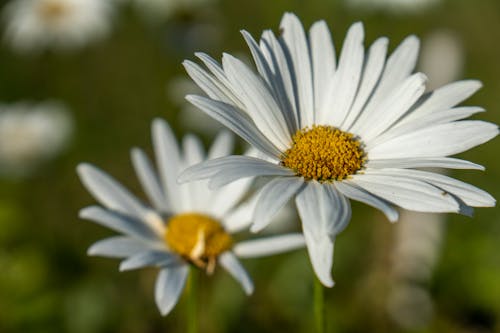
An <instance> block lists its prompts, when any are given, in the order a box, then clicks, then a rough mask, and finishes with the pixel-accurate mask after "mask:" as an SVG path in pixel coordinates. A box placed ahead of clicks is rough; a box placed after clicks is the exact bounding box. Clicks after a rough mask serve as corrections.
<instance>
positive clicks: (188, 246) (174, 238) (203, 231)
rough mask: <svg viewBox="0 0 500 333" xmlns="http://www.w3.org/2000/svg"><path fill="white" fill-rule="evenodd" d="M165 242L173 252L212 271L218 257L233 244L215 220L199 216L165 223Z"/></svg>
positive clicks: (185, 214)
mask: <svg viewBox="0 0 500 333" xmlns="http://www.w3.org/2000/svg"><path fill="white" fill-rule="evenodd" d="M165 242H166V243H167V245H168V246H169V247H170V249H171V250H172V251H174V252H176V253H178V254H179V255H181V256H182V257H184V258H185V259H187V260H189V261H191V262H192V263H193V264H195V265H196V266H198V267H201V268H207V270H208V271H211V270H212V269H213V265H214V263H215V259H216V258H217V256H218V255H219V254H221V253H222V252H224V251H227V250H229V249H230V248H231V246H232V244H233V240H232V239H231V236H230V235H229V234H228V233H227V232H226V231H225V230H224V229H223V228H222V226H221V225H220V223H219V222H218V221H216V220H214V219H213V218H211V217H209V216H207V215H203V214H198V213H184V214H178V215H175V216H173V217H172V218H171V219H170V220H169V221H168V224H167V231H166V233H165Z"/></svg>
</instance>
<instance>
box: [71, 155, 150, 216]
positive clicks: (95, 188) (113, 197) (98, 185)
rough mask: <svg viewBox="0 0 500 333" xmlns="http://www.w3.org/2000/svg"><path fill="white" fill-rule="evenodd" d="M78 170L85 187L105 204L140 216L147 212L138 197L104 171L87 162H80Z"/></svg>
mask: <svg viewBox="0 0 500 333" xmlns="http://www.w3.org/2000/svg"><path fill="white" fill-rule="evenodd" d="M77 171H78V175H79V176H80V179H81V180H82V183H83V185H84V186H85V188H87V190H88V191H89V192H90V193H91V194H92V195H93V196H94V198H95V199H96V200H97V201H99V202H100V203H101V204H102V205H103V206H106V207H107V208H109V209H113V210H116V211H119V212H121V213H124V214H128V215H131V216H135V217H138V218H141V217H142V216H144V214H145V213H146V212H147V210H148V209H147V208H146V207H145V206H144V205H143V204H142V203H141V202H139V200H137V198H136V197H134V196H133V195H132V194H131V193H130V192H129V191H128V190H127V189H126V188H125V187H123V186H122V185H121V184H120V183H118V182H117V181H116V180H114V179H113V178H112V177H111V176H110V175H108V174H107V173H105V172H104V171H101V170H99V169H98V168H96V167H94V166H93V165H90V164H86V163H82V164H79V165H78V167H77Z"/></svg>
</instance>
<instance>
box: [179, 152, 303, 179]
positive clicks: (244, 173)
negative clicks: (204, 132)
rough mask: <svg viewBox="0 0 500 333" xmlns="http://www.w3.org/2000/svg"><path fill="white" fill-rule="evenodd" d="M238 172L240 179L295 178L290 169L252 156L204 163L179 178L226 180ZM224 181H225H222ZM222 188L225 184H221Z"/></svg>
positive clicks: (229, 157)
mask: <svg viewBox="0 0 500 333" xmlns="http://www.w3.org/2000/svg"><path fill="white" fill-rule="evenodd" d="M234 172H236V173H237V174H238V175H239V177H237V178H236V179H238V178H245V177H254V176H294V175H295V174H294V172H293V171H292V170H290V169H288V168H285V167H282V166H279V165H276V164H272V163H269V162H267V161H265V160H263V159H260V158H256V157H250V156H227V157H221V158H216V159H213V160H209V161H204V162H202V163H200V164H197V165H194V166H192V167H189V168H187V169H186V170H184V171H183V172H182V173H181V175H180V176H179V181H180V182H186V181H193V180H199V179H206V178H211V177H212V180H214V178H213V177H215V176H218V177H219V178H224V175H225V174H229V173H234ZM222 180H223V179H222ZM220 185H221V186H222V185H223V184H220Z"/></svg>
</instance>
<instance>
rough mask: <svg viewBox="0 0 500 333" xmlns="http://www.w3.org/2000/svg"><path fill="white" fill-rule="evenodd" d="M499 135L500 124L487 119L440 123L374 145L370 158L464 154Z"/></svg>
mask: <svg viewBox="0 0 500 333" xmlns="http://www.w3.org/2000/svg"><path fill="white" fill-rule="evenodd" d="M497 135H498V127H497V126H496V125H494V124H491V123H487V122H484V121H474V120H463V121H457V122H452V123H446V124H439V125H435V126H431V127H428V128H425V129H421V130H418V131H414V132H411V133H408V134H405V135H401V136H399V137H397V138H394V139H392V140H388V141H386V142H384V143H382V144H379V145H377V146H374V147H373V148H371V149H370V150H369V151H368V155H369V157H370V159H389V158H418V157H443V156H449V155H454V154H458V153H461V152H463V151H465V150H468V149H470V148H472V147H475V146H477V145H480V144H482V143H485V142H487V141H489V140H491V139H492V138H494V137H495V136H497Z"/></svg>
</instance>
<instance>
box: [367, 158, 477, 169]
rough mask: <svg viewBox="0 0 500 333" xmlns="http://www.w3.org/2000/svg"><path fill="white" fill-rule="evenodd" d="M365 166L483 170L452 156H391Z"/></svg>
mask: <svg viewBox="0 0 500 333" xmlns="http://www.w3.org/2000/svg"><path fill="white" fill-rule="evenodd" d="M365 166H366V167H367V168H370V169H385V168H401V169H408V168H447V169H471V170H484V167H483V166H482V165H479V164H476V163H472V162H469V161H465V160H460V159H458V158H452V157H429V158H426V157H421V158H392V159H379V160H368V162H367V163H366V165H365Z"/></svg>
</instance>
